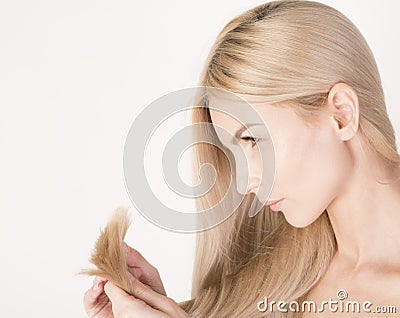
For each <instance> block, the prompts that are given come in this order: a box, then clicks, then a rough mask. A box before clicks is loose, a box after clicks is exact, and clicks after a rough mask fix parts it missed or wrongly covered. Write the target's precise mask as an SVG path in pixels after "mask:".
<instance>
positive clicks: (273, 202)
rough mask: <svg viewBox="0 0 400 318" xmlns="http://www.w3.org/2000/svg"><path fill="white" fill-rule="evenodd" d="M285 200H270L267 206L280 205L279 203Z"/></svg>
mask: <svg viewBox="0 0 400 318" xmlns="http://www.w3.org/2000/svg"><path fill="white" fill-rule="evenodd" d="M282 200H283V199H280V200H270V201H268V202H267V205H274V204H276V203H278V202H280V201H282Z"/></svg>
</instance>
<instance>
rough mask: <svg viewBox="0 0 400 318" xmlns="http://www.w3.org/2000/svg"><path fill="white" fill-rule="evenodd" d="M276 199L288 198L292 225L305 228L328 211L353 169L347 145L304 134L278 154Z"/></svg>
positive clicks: (287, 211) (286, 211)
mask: <svg viewBox="0 0 400 318" xmlns="http://www.w3.org/2000/svg"><path fill="white" fill-rule="evenodd" d="M276 168H277V169H276V182H275V186H274V190H273V193H274V194H275V197H279V198H281V197H283V198H285V201H286V202H285V203H284V204H283V206H282V211H283V212H284V214H285V217H286V219H287V221H288V222H289V223H291V224H292V225H293V226H296V227H304V226H307V225H308V224H310V223H312V222H313V221H314V220H315V219H316V218H317V217H318V216H319V215H321V213H322V212H324V210H325V209H326V208H327V207H328V205H329V204H330V202H331V201H332V200H333V199H334V198H335V196H336V195H337V194H338V192H339V191H340V188H341V187H342V186H343V183H344V182H345V180H346V177H347V176H348V174H349V172H350V170H349V169H350V168H351V158H350V156H349V152H348V151H347V148H346V147H345V145H344V143H340V142H338V141H336V140H335V139H334V138H333V136H329V135H328V134H316V133H313V134H303V135H302V138H298V139H297V142H296V141H295V140H294V141H292V142H290V143H289V142H288V143H287V147H283V148H280V149H279V151H278V150H277V163H276Z"/></svg>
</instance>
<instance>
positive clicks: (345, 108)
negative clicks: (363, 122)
mask: <svg viewBox="0 0 400 318" xmlns="http://www.w3.org/2000/svg"><path fill="white" fill-rule="evenodd" d="M327 104H328V105H327V106H328V108H329V110H330V111H331V113H332V119H333V121H334V124H335V129H336V130H337V133H338V135H339V137H340V139H342V140H343V141H346V140H349V139H351V138H352V137H353V136H354V135H355V134H356V133H357V130H358V126H359V118H360V113H359V105H358V96H357V93H356V92H355V91H354V89H353V88H352V87H351V86H349V85H347V84H346V83H336V84H335V85H333V86H332V87H331V89H330V91H329V95H328V100H327Z"/></svg>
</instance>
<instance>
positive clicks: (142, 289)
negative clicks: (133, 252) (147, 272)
mask: <svg viewBox="0 0 400 318" xmlns="http://www.w3.org/2000/svg"><path fill="white" fill-rule="evenodd" d="M129 283H130V292H131V294H132V296H134V297H135V298H138V299H141V300H143V301H145V302H146V303H147V304H148V305H150V306H151V307H153V308H155V309H158V310H161V311H163V312H165V313H169V312H170V310H171V308H170V307H171V301H172V299H171V298H169V297H167V296H164V295H161V294H160V293H158V292H156V291H154V290H153V289H152V288H151V287H149V286H148V285H146V284H143V283H142V282H141V281H140V280H138V279H137V278H135V277H134V276H132V275H129Z"/></svg>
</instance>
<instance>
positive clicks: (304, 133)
mask: <svg viewBox="0 0 400 318" xmlns="http://www.w3.org/2000/svg"><path fill="white" fill-rule="evenodd" d="M199 85H201V86H210V87H215V88H221V89H224V90H227V91H231V92H234V93H236V94H238V95H240V96H243V98H245V99H246V98H247V100H248V101H249V102H250V103H251V99H252V97H257V99H258V100H261V101H262V102H260V103H256V104H254V105H253V106H254V108H255V109H256V110H257V111H258V112H259V114H260V116H261V117H262V118H263V120H264V121H265V123H266V124H267V126H268V129H269V132H270V137H271V138H272V140H273V142H274V148H275V158H276V160H275V165H276V167H275V169H276V175H275V182H274V186H273V189H272V192H271V196H270V200H280V199H283V200H280V203H279V204H274V205H271V207H270V206H269V205H265V206H263V209H262V210H261V212H259V213H258V214H257V215H256V216H255V217H253V218H249V217H248V216H247V213H246V212H247V210H248V209H249V205H250V204H249V203H250V202H251V200H252V198H253V195H254V193H255V192H256V191H258V190H260V189H261V188H262V187H263V184H262V183H260V175H259V171H260V165H261V163H260V162H259V160H258V159H257V156H255V155H254V151H256V150H255V149H256V148H257V147H254V146H255V145H257V143H260V142H263V138H264V137H265V136H252V135H250V134H249V132H246V131H244V132H243V133H242V134H241V136H240V138H239V139H238V140H237V142H238V143H240V144H241V145H242V146H243V147H242V149H243V151H244V152H245V154H246V158H248V160H249V167H250V180H249V183H250V184H251V185H252V187H251V189H250V188H248V189H247V193H246V197H245V198H246V199H245V200H244V201H243V204H241V205H240V207H239V209H238V210H237V211H236V213H234V214H233V215H232V217H230V218H228V219H227V220H226V221H225V222H223V223H222V224H220V225H218V226H217V227H214V228H212V229H209V230H207V231H204V232H200V233H198V234H197V247H196V259H195V268H194V273H193V289H192V299H191V300H189V301H186V302H183V303H180V304H176V303H175V302H174V301H173V300H171V299H169V298H168V297H166V296H165V291H164V289H163V287H162V283H161V280H160V278H159V275H158V273H157V270H156V269H154V268H153V267H152V266H151V265H150V264H148V263H147V262H146V261H145V259H144V258H143V257H142V256H140V255H139V254H137V253H138V252H137V251H135V250H133V249H128V252H127V253H128V254H127V255H128V260H129V261H128V263H129V264H128V265H131V266H138V267H139V268H140V270H141V272H140V273H138V275H137V278H134V277H131V279H132V281H133V283H134V284H136V286H137V288H138V292H137V294H136V295H134V296H133V297H132V296H128V295H127V294H125V293H124V292H122V291H121V290H120V289H118V288H117V287H115V286H114V285H113V284H112V283H110V282H106V281H104V280H102V279H101V278H97V279H96V280H95V285H96V284H97V283H98V282H100V284H99V285H98V287H99V288H98V289H90V290H89V291H87V293H86V295H85V308H86V310H87V312H88V314H89V316H90V317H112V316H113V314H112V311H111V305H110V304H111V303H112V310H113V312H114V317H139V316H140V317H186V316H187V315H190V316H191V317H265V316H268V315H271V316H273V317H300V316H303V317H309V316H316V317H318V316H323V317H329V316H334V317H337V316H349V315H351V313H348V312H342V313H340V312H336V313H334V312H332V311H329V310H328V309H327V307H325V309H324V311H323V312H322V311H321V312H319V313H312V312H306V311H303V312H302V311H301V310H290V309H289V307H288V306H287V307H286V311H284V310H282V311H280V310H277V307H276V306H275V310H274V311H271V310H269V309H270V308H268V310H262V306H263V305H264V304H265V303H260V301H261V300H262V299H264V297H268V299H269V300H270V301H271V300H273V301H275V302H276V303H278V302H280V301H282V302H286V304H288V303H290V302H291V303H292V304H293V303H295V302H297V303H299V304H300V305H301V304H302V303H304V301H311V300H312V301H315V302H316V304H317V305H318V307H319V305H320V304H321V303H322V302H323V301H328V300H329V298H331V299H332V298H333V299H335V300H338V297H339V296H340V297H342V295H339V294H338V291H343V292H345V293H346V294H345V297H342V298H339V300H340V299H342V300H343V299H345V298H347V299H349V300H354V301H359V302H360V304H362V303H363V302H365V301H369V302H371V303H372V304H373V305H372V307H371V306H370V309H371V310H373V309H377V307H376V306H378V305H380V306H390V305H392V306H400V284H399V283H400V233H399V231H398V228H400V183H399V182H397V181H398V179H399V178H398V177H399V163H400V156H399V154H398V151H397V147H396V140H395V134H394V130H393V126H392V124H391V122H390V120H389V118H388V115H387V111H386V106H385V99H384V93H383V89H382V84H381V80H380V75H379V72H378V68H377V65H376V62H375V59H374V56H373V54H372V52H371V50H370V48H369V46H368V44H367V42H366V41H365V39H364V38H363V36H362V35H361V33H360V32H359V30H358V29H357V28H356V26H354V24H353V23H352V22H351V21H349V20H348V19H347V18H346V17H345V16H344V15H343V14H341V13H340V12H338V11H336V10H335V9H333V8H331V7H329V6H327V5H324V4H321V3H318V2H313V1H273V2H268V3H265V4H262V5H259V6H257V7H255V8H253V9H251V10H249V11H247V12H244V13H243V14H241V15H240V16H238V17H236V18H234V19H233V20H231V21H230V22H229V23H228V24H227V25H226V26H225V27H224V28H223V30H222V31H221V32H220V34H219V35H218V38H217V40H216V41H215V44H214V46H213V47H212V49H211V52H210V54H209V56H208V58H207V60H206V63H205V67H204V70H203V72H202V74H201V78H200V81H199ZM199 122H210V123H213V124H214V125H218V126H220V127H223V128H224V129H225V130H226V131H228V132H230V133H231V134H232V135H233V134H234V133H235V131H236V130H237V129H238V128H240V127H239V126H238V124H237V123H236V122H233V121H230V120H229V119H228V117H226V116H224V115H222V114H221V113H218V112H217V111H215V109H211V108H209V107H207V104H206V103H205V104H204V107H202V108H196V109H194V111H193V123H199ZM200 133H202V134H213V135H214V136H211V138H212V137H218V136H217V133H216V132H215V131H202V132H200ZM221 145H223V146H225V147H226V148H228V149H229V148H230V145H229V144H221ZM195 149H196V156H197V161H196V164H197V165H196V169H197V168H198V167H199V164H201V163H204V162H207V163H212V164H213V165H214V166H215V167H218V169H217V171H219V172H220V174H219V175H218V179H217V181H216V184H215V186H214V188H213V189H212V191H210V192H209V193H208V194H207V195H206V196H203V197H200V198H199V199H198V201H197V202H196V203H197V207H198V208H199V209H201V210H203V209H207V208H208V207H210V206H212V205H214V204H215V203H216V202H218V201H219V200H220V199H221V197H222V195H223V193H224V190H226V184H227V183H228V181H227V180H228V179H229V178H230V174H229V167H228V160H227V159H226V157H225V156H224V154H223V152H222V151H220V150H218V151H216V149H215V148H213V147H212V146H210V145H205V144H203V145H199V146H197V147H196V148H195ZM196 169H195V170H196ZM196 171H197V170H196ZM274 210H278V211H280V212H278V213H277V211H274ZM104 291H105V293H104ZM107 296H108V297H107ZM103 300H104V304H107V305H106V306H105V307H102V305H101V302H102V301H103ZM110 301H111V303H110ZM99 304H100V305H99ZM260 304H261V305H260ZM96 306H97V307H96ZM99 308H100V309H101V310H99ZM300 308H301V307H300ZM398 308H400V307H398ZM264 309H265V308H264ZM292 309H293V307H292ZM364 309H365V308H364ZM364 315H365V316H367V315H368V317H371V315H370V314H368V313H367V312H365V311H361V316H364ZM382 316H383V315H381V317H382ZM384 316H385V317H386V316H390V315H389V314H386V315H384Z"/></svg>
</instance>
